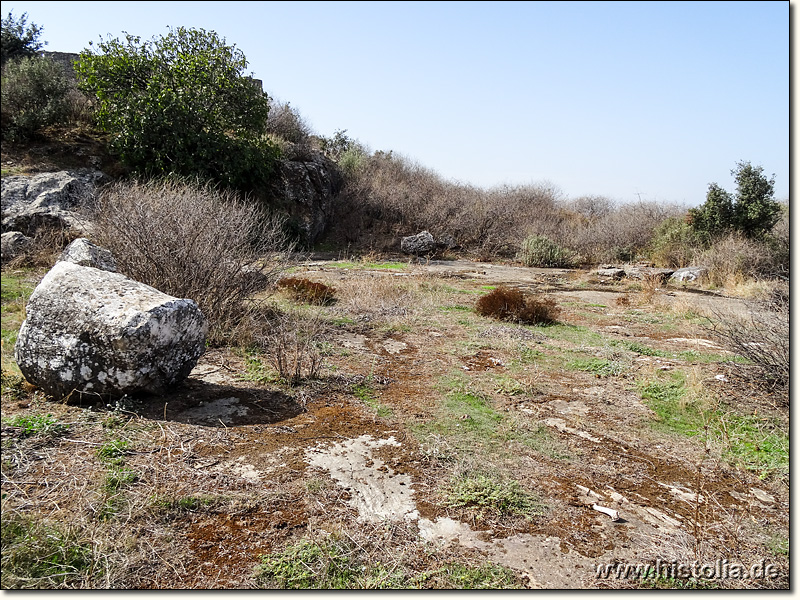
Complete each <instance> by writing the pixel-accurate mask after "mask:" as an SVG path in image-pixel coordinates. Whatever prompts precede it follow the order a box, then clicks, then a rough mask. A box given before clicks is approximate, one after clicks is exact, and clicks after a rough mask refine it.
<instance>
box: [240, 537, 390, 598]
mask: <svg viewBox="0 0 800 600" xmlns="http://www.w3.org/2000/svg"><path fill="white" fill-rule="evenodd" d="M376 571H380V572H382V574H383V575H384V579H383V580H382V581H381V580H376V579H375V578H373V575H374V574H375V572H376ZM391 575H392V572H391V571H389V570H388V569H387V568H386V566H385V565H381V564H371V565H367V564H361V561H360V560H359V556H358V555H357V553H356V552H354V549H353V548H351V547H350V545H349V544H347V543H345V542H344V541H343V540H339V539H336V538H333V537H331V538H328V539H325V540H322V541H320V542H315V541H311V540H306V539H304V540H300V541H299V542H298V543H296V544H292V545H289V546H287V547H286V548H284V549H283V550H282V551H280V552H273V553H272V554H268V555H266V556H263V557H262V558H261V563H260V564H259V565H258V566H257V567H256V569H255V579H256V583H257V585H258V586H259V587H266V588H277V589H290V590H309V589H318V590H322V589H328V590H346V589H364V588H365V587H366V585H365V584H366V583H367V582H370V583H371V584H372V585H374V587H376V588H384V589H386V588H393V587H403V585H402V582H403V580H404V577H403V576H402V575H403V573H402V572H398V573H397V577H396V581H394V580H393V578H392V577H391ZM393 584H394V585H393Z"/></svg>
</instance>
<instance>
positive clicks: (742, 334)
mask: <svg viewBox="0 0 800 600" xmlns="http://www.w3.org/2000/svg"><path fill="white" fill-rule="evenodd" d="M789 304H790V303H789V285H788V284H778V285H776V286H775V287H773V288H772V290H771V291H769V292H768V293H766V294H765V295H764V297H762V298H761V299H757V300H748V301H746V305H747V309H748V314H747V316H746V317H742V316H739V315H735V314H731V313H723V312H720V311H717V312H715V313H714V316H713V317H712V318H711V324H710V325H709V326H708V328H709V330H710V332H711V333H712V334H713V335H714V336H715V337H716V338H717V339H718V340H720V341H721V342H722V343H723V344H725V345H726V346H727V347H728V348H729V349H730V350H732V351H734V352H736V353H737V354H740V355H741V356H744V357H745V358H747V359H748V360H750V361H752V363H753V364H755V365H756V366H757V367H758V369H759V372H760V374H761V377H760V378H759V379H758V382H759V383H761V384H765V385H766V386H768V387H771V386H776V387H779V388H788V385H789V373H790V356H789V333H790V329H789ZM736 366H737V367H739V369H740V371H741V372H742V373H743V374H746V365H744V366H743V365H739V364H738V363H736ZM787 402H788V398H787Z"/></svg>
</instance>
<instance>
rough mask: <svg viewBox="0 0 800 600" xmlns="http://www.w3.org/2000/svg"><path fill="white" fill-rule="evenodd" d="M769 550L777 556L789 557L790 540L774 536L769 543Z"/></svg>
mask: <svg viewBox="0 0 800 600" xmlns="http://www.w3.org/2000/svg"><path fill="white" fill-rule="evenodd" d="M767 548H769V551H770V552H772V553H773V554H775V555H776V556H785V557H787V558H788V557H789V538H787V537H782V536H779V535H776V536H773V537H771V538H770V540H769V541H768V542H767Z"/></svg>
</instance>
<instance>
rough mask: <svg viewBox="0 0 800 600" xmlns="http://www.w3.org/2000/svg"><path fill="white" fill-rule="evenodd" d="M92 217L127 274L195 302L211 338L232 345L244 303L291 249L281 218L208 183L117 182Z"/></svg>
mask: <svg viewBox="0 0 800 600" xmlns="http://www.w3.org/2000/svg"><path fill="white" fill-rule="evenodd" d="M93 220H94V222H95V227H96V230H95V238H96V242H97V243H98V244H100V245H101V246H104V247H106V248H108V249H109V250H111V251H112V252H113V253H114V256H115V258H116V261H117V267H118V270H119V271H120V272H121V273H124V274H125V275H127V276H129V277H131V278H132V279H136V280H137V281H141V282H143V283H146V284H148V285H151V286H153V287H154V288H156V289H158V290H161V291H163V292H165V293H167V294H170V295H173V296H177V297H179V298H191V299H192V300H194V301H195V302H197V304H198V305H199V306H200V309H201V310H202V311H203V313H204V314H205V315H206V317H207V318H208V319H209V322H210V325H211V329H210V332H209V339H210V341H211V342H212V343H230V341H231V340H230V339H229V336H228V333H229V332H230V331H231V330H232V329H234V328H235V326H236V324H237V322H239V321H240V320H241V319H242V318H243V315H244V313H245V312H246V310H247V306H248V305H247V304H246V302H245V301H246V300H247V299H248V298H252V297H253V295H254V294H256V293H257V292H259V291H262V290H264V289H267V288H269V287H271V286H274V284H275V282H276V281H277V279H278V278H279V277H280V275H281V274H282V272H283V271H284V269H285V266H286V260H287V258H288V252H289V250H290V249H291V248H290V243H289V242H288V239H287V236H286V234H285V232H284V228H283V219H282V218H281V217H277V216H271V215H269V214H267V213H265V212H264V211H263V210H261V209H260V208H259V207H257V206H255V205H254V204H250V203H248V202H245V201H243V200H241V199H238V198H237V197H236V196H235V195H233V194H232V193H229V192H223V191H219V190H217V189H215V188H213V187H211V186H210V185H208V184H206V185H200V184H195V183H188V182H185V181H175V180H154V181H149V182H140V181H134V182H118V183H115V184H112V185H111V186H109V187H107V188H105V189H104V190H103V191H102V192H101V194H100V195H99V198H98V200H97V204H96V206H95V207H94V214H93Z"/></svg>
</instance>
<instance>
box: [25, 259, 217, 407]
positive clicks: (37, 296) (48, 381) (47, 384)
mask: <svg viewBox="0 0 800 600" xmlns="http://www.w3.org/2000/svg"><path fill="white" fill-rule="evenodd" d="M26 317H27V318H26V319H25V321H24V322H23V323H22V327H21V328H20V330H19V335H18V337H17V344H16V346H15V348H14V357H15V358H16V361H17V364H18V365H19V368H20V371H22V374H23V375H24V376H25V378H26V379H27V380H28V381H30V382H31V383H33V384H35V385H37V386H39V387H40V388H42V389H43V390H44V391H45V392H46V393H48V394H50V395H52V396H54V397H56V398H63V397H65V396H68V395H69V394H71V393H73V392H74V393H76V394H79V393H92V394H101V395H108V396H121V395H123V394H130V393H136V392H150V393H159V392H163V391H165V390H167V389H169V388H171V387H173V386H175V385H177V384H178V383H180V382H181V381H182V380H184V379H185V378H186V377H187V376H188V375H189V373H190V372H191V370H192V369H193V368H194V366H195V365H196V364H197V360H198V359H199V358H200V356H201V355H202V354H203V351H204V349H205V337H206V333H207V329H208V327H207V323H206V319H205V317H204V316H203V314H202V313H201V312H200V309H199V308H198V307H197V305H196V304H195V302H194V301H192V300H185V299H183V300H182V299H179V298H173V297H172V296H168V295H166V294H164V293H162V292H159V291H158V290H156V289H155V288H152V287H150V286H148V285H145V284H143V283H140V282H138V281H133V280H132V279H128V278H127V277H125V276H124V275H121V274H119V273H112V272H109V271H105V270H101V269H97V268H94V267H88V266H82V265H78V264H75V263H73V262H70V261H59V262H57V263H56V265H55V266H54V267H53V268H52V269H51V270H50V271H49V272H48V273H47V275H45V277H44V279H42V281H41V283H40V284H39V285H38V286H37V287H36V289H35V290H34V291H33V293H32V294H31V297H30V299H29V301H28V305H27V307H26Z"/></svg>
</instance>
